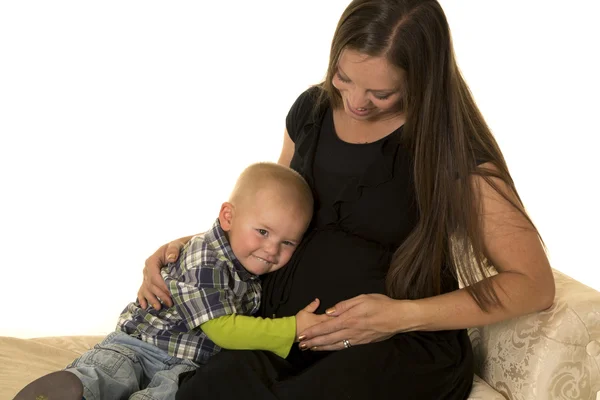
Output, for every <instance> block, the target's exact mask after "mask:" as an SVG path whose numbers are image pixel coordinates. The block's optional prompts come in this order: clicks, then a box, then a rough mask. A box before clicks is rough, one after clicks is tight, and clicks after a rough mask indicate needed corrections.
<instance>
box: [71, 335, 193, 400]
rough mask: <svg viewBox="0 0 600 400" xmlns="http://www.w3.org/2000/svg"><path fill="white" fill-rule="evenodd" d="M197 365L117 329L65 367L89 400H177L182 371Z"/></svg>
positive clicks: (189, 369)
mask: <svg viewBox="0 0 600 400" xmlns="http://www.w3.org/2000/svg"><path fill="white" fill-rule="evenodd" d="M196 368H198V364H196V363H194V362H193V361H190V360H183V359H181V358H177V357H171V356H170V355H169V354H167V352H165V351H164V350H161V349H159V348H158V347H156V346H154V345H152V344H150V343H146V342H143V341H141V340H139V339H136V338H133V337H131V336H129V335H127V334H126V333H123V332H113V333H111V334H110V335H108V336H107V337H106V338H105V339H104V340H103V341H102V342H101V343H99V344H97V345H96V346H95V347H94V349H93V350H90V351H87V352H86V353H84V354H83V355H82V356H81V357H79V358H78V359H77V360H75V361H73V363H71V364H70V365H69V366H68V367H67V368H66V369H65V370H66V371H69V372H72V373H73V374H75V375H77V377H78V378H79V379H80V380H81V382H82V383H83V396H84V397H85V399H86V400H102V399H106V400H109V399H110V400H113V399H136V400H174V399H175V393H176V392H177V388H178V387H179V374H181V373H183V372H187V371H193V370H195V369H196Z"/></svg>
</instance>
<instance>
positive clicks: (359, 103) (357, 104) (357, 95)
mask: <svg viewBox="0 0 600 400" xmlns="http://www.w3.org/2000/svg"><path fill="white" fill-rule="evenodd" d="M348 100H349V101H350V106H351V107H352V108H365V107H367V105H368V104H369V100H368V99H367V95H366V93H364V92H360V91H358V90H355V91H354V92H352V93H350V96H349V97H348Z"/></svg>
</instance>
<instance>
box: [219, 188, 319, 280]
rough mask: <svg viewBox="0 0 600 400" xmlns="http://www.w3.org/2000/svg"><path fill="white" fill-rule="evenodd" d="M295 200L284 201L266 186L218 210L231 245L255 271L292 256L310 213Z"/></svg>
mask: <svg viewBox="0 0 600 400" xmlns="http://www.w3.org/2000/svg"><path fill="white" fill-rule="evenodd" d="M295 203H296V202H294V201H284V200H283V199H282V198H281V197H280V196H278V194H277V193H276V192H274V191H273V190H267V189H263V190H260V191H259V192H258V193H256V194H255V195H253V197H252V198H251V199H248V200H246V201H244V202H243V204H240V205H238V206H237V207H234V206H233V205H232V204H231V203H224V204H223V205H222V207H221V213H220V214H219V221H220V223H221V228H223V230H224V231H225V232H227V236H228V238H229V243H230V245H231V249H232V250H233V253H234V254H235V255H236V257H237V258H238V259H239V260H240V262H241V263H242V265H243V266H244V267H245V268H246V270H248V271H249V272H251V273H253V274H255V275H262V274H266V273H268V272H273V271H276V270H278V269H279V268H281V267H283V266H284V265H285V264H287V262H288V261H289V260H290V258H291V256H292V254H293V253H294V250H296V246H297V245H298V244H299V243H300V240H301V239H302V235H303V234H304V231H305V230H306V228H307V226H308V224H309V222H310V218H311V215H310V213H307V212H306V211H303V210H302V209H301V207H299V206H297V205H296V204H295Z"/></svg>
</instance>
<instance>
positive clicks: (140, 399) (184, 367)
mask: <svg viewBox="0 0 600 400" xmlns="http://www.w3.org/2000/svg"><path fill="white" fill-rule="evenodd" d="M165 368H166V369H164V370H162V371H158V372H156V373H155V374H154V376H153V377H152V380H151V381H150V383H149V384H148V386H147V387H146V388H145V389H144V390H141V391H139V392H136V393H134V394H133V395H132V396H131V397H129V400H150V399H152V400H175V394H176V393H177V389H178V388H179V375H180V374H183V373H184V372H189V371H194V370H196V369H197V368H198V365H197V364H194V363H193V362H192V361H188V360H178V362H177V363H176V364H173V365H166V364H165Z"/></svg>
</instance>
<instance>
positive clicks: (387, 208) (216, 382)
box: [177, 88, 473, 400]
mask: <svg viewBox="0 0 600 400" xmlns="http://www.w3.org/2000/svg"><path fill="white" fill-rule="evenodd" d="M318 90H319V89H317V88H312V89H309V90H308V91H306V92H304V93H303V94H302V95H301V96H300V97H299V98H298V99H297V100H296V102H295V103H294V105H293V106H292V108H291V110H290V112H289V114H288V117H287V120H286V125H287V130H288V133H289V135H290V137H291V139H292V140H293V141H294V143H295V153H294V156H293V159H292V162H291V167H292V168H294V169H295V170H297V171H298V172H300V173H301V174H302V175H303V176H304V177H305V178H306V179H307V181H308V182H309V184H310V185H311V187H312V188H313V192H314V194H315V215H314V218H313V221H312V223H311V226H310V228H309V231H308V233H307V234H306V235H305V239H304V240H303V242H302V244H301V245H300V246H299V248H298V249H297V250H296V253H295V254H294V256H293V257H292V259H291V260H290V262H289V263H288V265H287V266H286V267H285V268H282V269H280V270H278V271H276V272H274V273H271V274H268V275H266V276H265V277H264V279H263V297H262V303H261V315H262V316H265V317H272V316H276V317H281V316H290V315H295V314H296V313H297V312H298V311H299V310H300V309H302V308H304V307H305V306H306V305H307V304H309V303H310V302H311V301H312V300H313V299H315V298H316V297H318V298H319V299H320V300H321V306H320V309H319V310H318V312H324V310H325V309H326V308H328V307H331V306H333V305H334V304H336V303H337V302H339V301H342V300H346V299H349V298H351V297H354V296H357V295H359V294H364V293H384V281H385V276H386V272H387V269H388V267H389V264H390V261H391V257H392V254H393V252H394V251H395V250H396V249H397V248H398V246H399V245H400V244H401V243H402V241H403V240H404V239H405V238H406V237H407V236H408V234H409V233H410V232H411V230H412V229H413V228H414V226H415V224H416V221H417V218H418V211H417V208H416V204H415V195H414V188H413V182H412V163H411V155H410V152H409V151H408V150H407V149H406V148H405V147H404V146H403V145H402V141H401V140H400V139H401V135H402V128H399V129H398V130H396V131H394V132H392V133H390V134H389V135H388V136H386V137H384V138H383V139H381V140H379V141H376V142H373V143H368V144H350V143H346V142H343V141H342V140H340V139H339V138H338V136H337V134H336V132H335V129H334V125H333V113H332V110H331V108H330V107H328V106H321V107H316V106H315V104H316V94H317V92H318ZM457 287H458V285H457V282H456V281H455V280H454V278H452V277H451V275H450V274H449V275H448V276H447V279H446V281H445V282H444V288H445V291H451V290H454V289H456V288H457ZM472 380H473V359H472V349H471V343H470V341H469V338H468V336H467V334H466V331H465V330H459V331H441V332H411V333H404V334H398V335H395V336H394V337H392V338H391V339H389V340H386V341H383V342H379V343H373V344H368V345H360V346H354V347H351V348H349V349H345V350H341V351H335V352H312V351H299V350H298V348H297V346H293V348H292V351H291V352H290V355H289V356H288V358H287V359H286V360H283V359H281V358H278V357H277V356H275V355H273V354H271V353H269V352H263V351H223V352H221V353H219V354H217V355H216V356H214V357H213V358H212V359H211V360H210V361H209V363H208V364H207V365H206V366H203V367H201V368H200V369H199V370H198V371H196V373H195V374H193V375H188V376H186V377H185V378H184V379H182V383H181V386H180V390H179V392H178V393H177V399H178V400H182V399H195V398H211V399H244V398H245V399H285V400H288V399H310V400H318V399H436V400H440V399H466V398H467V397H468V394H469V392H470V389H471V385H472ZM207 396H208V397H207Z"/></svg>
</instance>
